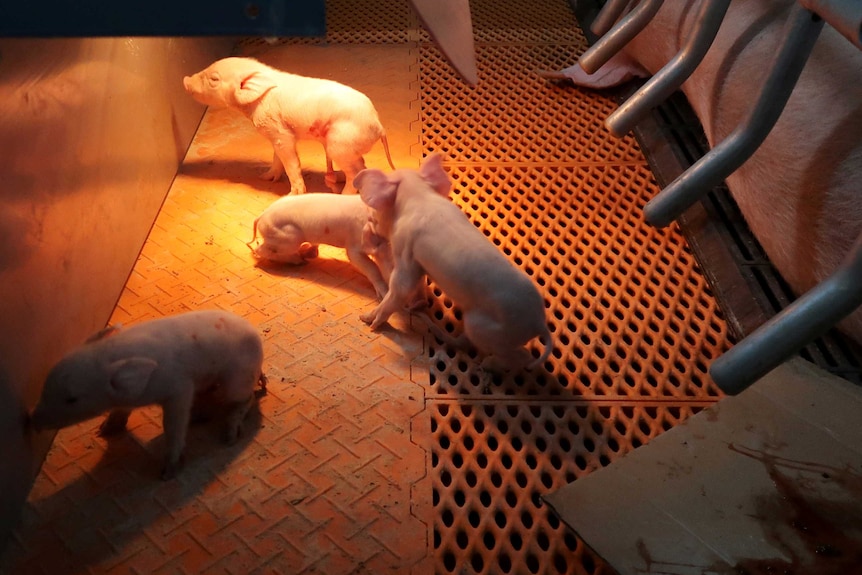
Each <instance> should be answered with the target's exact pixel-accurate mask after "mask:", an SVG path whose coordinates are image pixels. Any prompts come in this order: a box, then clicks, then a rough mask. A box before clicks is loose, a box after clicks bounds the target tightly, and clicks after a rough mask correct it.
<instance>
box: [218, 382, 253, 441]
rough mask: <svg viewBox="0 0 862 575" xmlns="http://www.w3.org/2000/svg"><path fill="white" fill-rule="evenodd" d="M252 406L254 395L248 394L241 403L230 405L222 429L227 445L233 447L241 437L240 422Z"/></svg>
mask: <svg viewBox="0 0 862 575" xmlns="http://www.w3.org/2000/svg"><path fill="white" fill-rule="evenodd" d="M252 404H254V394H249V396H248V398H247V399H245V400H243V401H236V402H232V403H231V405H230V408H229V410H228V413H227V422H226V424H225V428H224V442H225V443H227V444H228V445H234V444H235V443H236V442H237V441H238V440H239V438H240V436H241V435H242V422H243V420H245V416H246V415H247V414H248V410H249V409H250V408H251V406H252Z"/></svg>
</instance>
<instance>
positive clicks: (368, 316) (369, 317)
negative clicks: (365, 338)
mask: <svg viewBox="0 0 862 575" xmlns="http://www.w3.org/2000/svg"><path fill="white" fill-rule="evenodd" d="M359 319H361V320H362V322H363V323H366V324H368V325H371V324H372V323H374V312H369V313H364V314H362V315H360V316H359ZM372 327H373V326H372Z"/></svg>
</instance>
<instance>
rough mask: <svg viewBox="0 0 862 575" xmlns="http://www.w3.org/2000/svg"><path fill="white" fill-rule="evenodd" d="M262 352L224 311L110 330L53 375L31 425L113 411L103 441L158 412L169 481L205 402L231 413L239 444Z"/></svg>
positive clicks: (249, 331) (248, 330)
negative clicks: (143, 411) (196, 406)
mask: <svg viewBox="0 0 862 575" xmlns="http://www.w3.org/2000/svg"><path fill="white" fill-rule="evenodd" d="M262 362H263V345H262V342H261V338H260V336H259V335H258V333H257V330H256V329H255V327H254V326H253V325H251V324H250V323H249V322H247V321H246V320H244V319H243V318H241V317H239V316H237V315H234V314H232V313H229V312H225V311H217V310H212V311H194V312H188V313H184V314H180V315H175V316H171V317H166V318H161V319H156V320H152V321H148V322H143V323H140V324H137V325H134V326H131V327H121V328H116V327H111V328H107V329H105V330H102V331H101V332H99V333H97V334H95V335H94V336H93V337H91V338H90V339H89V340H87V342H86V343H84V345H82V346H81V347H79V348H77V349H75V350H73V351H71V352H70V353H69V354H67V355H66V356H65V357H63V358H62V359H61V360H60V361H59V362H58V363H57V364H56V365H55V366H54V367H53V368H52V369H51V372H50V373H49V374H48V379H47V381H46V382H45V387H44V388H43V390H42V396H41V398H40V400H39V404H38V405H37V406H36V409H35V411H34V412H33V415H32V418H31V421H32V424H33V426H34V427H35V428H36V429H43V428H49V429H59V428H61V427H65V426H68V425H72V424H74V423H78V422H80V421H84V420H85V419H89V418H91V417H95V416H97V415H100V414H102V413H104V412H106V411H110V415H109V416H108V417H107V418H106V419H105V421H104V422H103V423H102V426H101V428H100V435H108V434H110V433H116V432H119V431H122V430H123V429H125V427H126V421H127V419H128V417H129V413H130V411H131V409H132V408H135V407H142V406H145V405H152V404H159V405H161V407H162V411H163V425H164V432H165V440H166V444H167V454H166V456H165V465H164V468H163V472H162V478H163V479H169V478H171V477H173V476H174V475H175V474H176V472H177V471H178V470H179V468H180V465H181V461H182V452H183V448H184V446H185V438H186V431H187V428H188V425H189V419H190V415H191V408H192V404H193V403H194V401H195V397H196V396H199V395H201V394H206V395H207V396H208V397H212V398H215V399H216V400H218V401H219V402H220V403H224V404H225V405H227V406H228V407H229V410H228V414H227V422H226V429H225V438H226V440H227V441H228V442H229V443H233V442H235V441H236V440H237V439H238V438H239V436H240V432H241V426H242V421H243V419H244V418H245V416H246V414H247V413H248V410H249V408H250V407H251V405H252V404H253V402H254V391H255V387H256V385H257V383H258V382H260V383H261V384H262V385H263V384H264V383H265V378H264V376H263V374H262V372H261V365H262Z"/></svg>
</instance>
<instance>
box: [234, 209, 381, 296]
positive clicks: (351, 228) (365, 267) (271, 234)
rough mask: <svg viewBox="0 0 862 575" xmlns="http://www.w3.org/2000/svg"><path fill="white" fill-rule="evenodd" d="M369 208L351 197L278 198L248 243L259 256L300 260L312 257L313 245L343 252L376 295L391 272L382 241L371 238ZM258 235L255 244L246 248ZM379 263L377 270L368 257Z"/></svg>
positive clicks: (257, 223)
mask: <svg viewBox="0 0 862 575" xmlns="http://www.w3.org/2000/svg"><path fill="white" fill-rule="evenodd" d="M370 214H371V209H370V208H369V207H368V206H366V205H365V204H364V203H362V200H361V199H360V197H359V196H357V195H352V196H342V195H338V194H303V195H301V196H284V197H282V198H279V199H278V200H276V201H275V202H273V203H272V205H270V206H269V207H268V208H267V209H266V210H265V211H264V212H263V213H262V214H261V215H260V217H259V218H257V219H256V220H255V221H254V237H252V240H251V242H249V244H248V246H249V247H251V248H252V252H253V253H254V255H255V257H257V258H259V259H262V260H269V261H275V262H283V263H288V264H301V263H304V262H305V261H307V260H309V259H311V258H314V257H316V256H317V246H318V244H326V245H329V246H335V247H339V248H344V249H345V250H347V258H348V259H349V260H350V263H352V264H353V265H354V266H355V267H356V269H358V270H359V271H360V272H362V273H363V274H365V277H367V278H368V280H369V281H370V282H371V284H372V285H373V286H374V291H376V292H377V297H378V299H379V298H382V297H383V296H384V295H385V294H386V292H387V290H388V288H387V285H386V279H388V277H389V273H390V272H391V264H388V265H387V264H386V262H388V261H391V257H390V256H388V254H387V252H388V251H389V250H388V243H386V242H385V241H382V238H380V237H377V236H374V234H373V233H372V231H371V227H370V225H368V218H369V216H370ZM258 233H260V237H261V243H260V244H259V245H257V247H252V245H253V244H254V242H255V240H256V239H257V235H258ZM369 254H375V255H376V256H377V261H378V262H381V263H383V266H382V267H383V272H384V273H383V274H381V270H380V269H379V268H378V266H377V264H375V262H374V261H372V259H371V258H370V257H369Z"/></svg>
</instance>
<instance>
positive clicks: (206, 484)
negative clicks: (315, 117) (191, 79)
mask: <svg viewBox="0 0 862 575" xmlns="http://www.w3.org/2000/svg"><path fill="white" fill-rule="evenodd" d="M376 6H377V8H375V10H366V9H365V8H364V7H361V6H357V5H355V4H354V3H350V2H347V1H346V0H344V1H341V2H333V3H331V5H330V6H329V8H328V10H329V20H330V22H329V28H330V32H329V38H328V43H327V44H326V45H317V44H314V43H309V42H296V43H289V44H282V45H277V46H270V45H267V44H266V43H263V42H261V43H255V42H247V43H244V44H242V45H241V49H242V50H243V51H244V52H245V53H250V54H254V55H256V56H258V57H259V58H261V59H262V60H264V61H266V62H268V63H272V64H276V65H281V66H283V67H285V68H290V69H292V70H293V71H296V72H299V73H303V74H307V75H318V76H325V77H331V78H334V79H337V80H340V81H343V82H346V83H349V84H352V85H354V86H355V87H357V88H359V89H361V90H362V91H364V92H366V93H367V94H368V95H369V96H370V97H371V99H372V100H373V101H374V102H375V104H376V106H377V108H378V110H380V113H381V118H382V120H383V123H384V125H385V126H386V128H387V132H388V138H389V142H390V145H391V146H392V151H393V157H394V161H395V163H396V165H397V166H399V167H410V166H413V167H415V166H416V165H418V160H419V159H420V158H421V157H422V155H423V154H427V153H431V152H438V153H441V154H443V155H444V156H445V158H446V160H447V168H448V170H449V172H450V174H451V175H452V177H453V179H454V181H455V190H454V192H453V198H454V200H455V201H456V202H457V203H458V204H459V205H461V206H462V207H463V208H464V210H465V211H466V212H467V213H468V214H469V215H470V217H471V219H472V220H473V221H474V223H476V225H477V226H478V227H479V228H480V229H482V230H483V232H485V233H486V235H487V236H488V237H489V240H491V241H493V242H494V243H496V244H497V245H498V246H499V247H500V249H501V250H503V251H504V252H505V253H506V254H507V255H508V256H509V257H510V258H511V259H512V261H514V262H515V263H516V265H518V266H520V267H522V268H523V269H525V270H526V271H527V272H528V273H530V274H531V275H532V277H533V278H534V279H535V280H536V282H537V284H538V285H539V287H540V289H541V290H542V292H543V294H544V295H545V299H546V302H547V308H548V320H549V322H550V323H551V325H552V328H553V333H554V337H555V340H556V341H555V350H554V353H553V355H552V356H551V358H550V359H549V361H548V362H547V365H546V366H545V369H543V370H539V373H538V374H535V375H529V376H528V375H525V374H515V375H512V376H508V377H506V378H504V379H498V380H490V381H489V380H488V379H487V378H484V377H482V376H481V375H480V374H478V372H477V370H476V367H477V365H476V364H477V362H476V361H475V358H474V357H471V356H468V355H466V354H462V353H460V352H455V351H453V350H448V349H446V348H445V347H444V346H442V345H440V344H439V343H438V342H435V341H434V340H433V339H432V338H429V337H428V336H427V335H425V330H424V328H418V327H415V325H422V324H421V323H420V322H418V321H415V320H414V321H413V324H414V326H413V327H411V320H410V318H408V317H406V316H400V317H396V318H394V319H393V320H392V322H391V323H392V326H391V327H387V328H385V329H383V330H382V331H381V332H379V333H372V332H371V331H370V330H369V329H368V328H367V326H365V325H364V324H363V323H362V322H361V321H360V320H359V317H358V316H359V314H360V313H361V312H362V311H364V310H367V309H370V308H371V307H372V306H373V305H374V303H375V300H374V291H373V289H372V288H371V286H370V284H369V283H368V282H367V281H366V279H365V278H364V277H363V276H362V275H361V274H360V273H359V272H357V271H356V270H354V269H353V268H352V267H351V265H350V264H349V263H348V262H347V260H346V257H345V256H344V253H343V251H342V250H338V249H335V248H328V247H322V248H321V250H320V257H319V259H318V260H316V261H314V262H311V263H309V264H308V265H305V266H302V267H279V266H267V267H257V266H255V265H254V261H253V259H252V258H251V255H250V253H249V249H248V248H247V247H246V245H245V242H247V241H249V240H250V239H251V224H252V222H253V220H254V218H255V217H257V215H259V213H260V212H261V211H262V210H263V209H264V208H265V207H266V206H267V205H269V203H270V202H272V201H273V200H275V199H276V198H277V197H279V195H280V194H283V193H285V192H286V191H287V183H286V182H280V183H268V182H264V181H262V180H259V179H258V178H257V174H259V173H261V172H263V171H264V170H265V168H266V166H267V163H268V161H269V159H270V157H271V151H270V148H269V144H268V143H267V142H266V141H265V140H263V139H262V138H261V137H260V136H258V135H257V134H256V133H255V132H254V129H253V128H252V126H251V125H250V124H249V123H248V122H247V121H246V120H245V119H244V118H242V117H241V116H239V115H238V114H235V113H233V112H229V111H212V110H211V111H209V112H208V113H207V115H206V117H205V118H204V121H203V123H202V125H201V128H200V130H199V131H198V134H197V136H196V138H195V141H194V143H193V144H192V147H191V149H190V151H189V153H188V156H187V158H186V160H185V162H184V164H183V167H182V168H181V170H180V173H179V174H178V176H177V178H176V180H175V182H174V185H173V186H172V188H171V190H170V192H169V194H168V197H167V199H166V201H165V204H164V206H163V208H162V210H161V212H160V214H159V216H158V219H157V221H156V223H155V226H154V228H153V230H152V233H151V234H150V237H149V239H148V241H147V243H146V245H145V246H144V249H143V251H142V253H141V256H140V258H139V260H138V263H137V265H136V267H135V269H134V271H133V273H132V275H131V277H130V279H129V282H128V285H127V287H126V290H125V292H124V293H123V295H122V297H121V299H120V301H119V304H118V306H117V309H116V311H115V313H114V317H113V321H115V322H122V323H128V324H131V323H134V322H137V321H142V320H145V319H149V318H155V317H160V316H163V315H166V314H172V313H178V312H182V311H186V310H190V309H198V308H223V309H229V310H232V311H234V312H236V313H239V314H241V315H243V316H245V317H246V318H248V319H249V320H251V321H252V322H253V323H255V324H256V325H257V326H258V327H259V329H260V332H261V335H262V336H263V338H264V344H265V349H266V358H265V364H264V368H265V371H266V373H267V376H268V378H269V387H268V390H269V391H268V393H267V395H266V396H264V397H263V398H262V399H261V401H260V405H259V409H258V410H257V411H255V412H254V413H253V414H252V416H251V417H250V418H249V420H247V421H246V426H245V429H246V434H245V435H244V437H243V439H242V441H241V442H240V444H239V445H237V446H234V447H230V448H228V447H224V446H222V445H221V444H220V443H219V441H218V436H217V433H216V431H215V429H213V428H212V427H211V426H207V425H205V424H202V425H198V426H195V427H193V429H192V432H191V433H190V437H189V441H188V447H187V454H186V467H185V469H184V470H183V472H182V473H181V475H180V476H179V477H178V478H177V479H176V480H173V481H169V482H162V481H160V480H159V479H158V470H159V464H160V457H161V453H162V449H163V443H162V440H161V425H160V419H161V418H160V415H159V412H158V410H157V409H155V408H153V409H145V410H140V411H138V412H136V413H135V414H134V415H133V416H132V419H131V421H130V426H129V427H130V433H129V434H128V435H126V436H124V437H119V438H116V439H112V440H111V441H105V440H104V439H101V438H98V437H96V435H95V429H96V428H97V426H98V421H97V420H93V421H89V422H86V423H83V424H80V425H77V426H75V427H72V428H68V429H65V430H62V431H61V432H60V433H59V434H58V435H57V439H56V440H55V443H54V446H53V448H52V450H51V452H50V453H49V455H48V457H47V460H46V462H45V464H44V466H43V469H42V472H41V473H40V475H39V477H38V478H37V480H36V483H35V486H34V488H33V491H32V493H31V496H30V499H29V501H28V504H27V506H26V508H25V509H24V512H23V515H24V518H23V522H22V525H21V527H20V528H19V530H18V531H17V533H16V535H15V538H14V540H13V542H12V544H11V547H10V550H9V552H8V553H7V554H6V557H5V559H4V564H3V565H0V570H3V571H4V572H6V571H8V572H9V573H16V574H17V573H28V574H29V573H51V574H55V573H87V572H92V573H258V572H261V573H263V572H277V573H325V574H327V575H335V574H340V573H345V574H346V573H375V574H379V573H411V572H413V573H432V572H436V573H473V572H477V573H500V572H506V573H508V572H512V573H547V572H561V573H608V572H609V569H608V568H607V566H605V565H604V563H603V562H602V560H601V559H600V558H598V557H596V556H595V555H594V554H592V552H591V551H590V550H589V549H587V548H586V546H585V545H584V544H583V542H582V541H580V540H578V539H577V538H576V537H575V536H573V535H571V534H569V533H567V532H566V530H565V527H564V526H562V525H561V524H560V523H559V521H558V520H556V518H555V517H553V516H552V515H550V514H549V513H548V510H547V508H546V507H545V506H543V505H542V503H541V501H540V500H539V497H540V496H541V495H542V494H544V493H547V492H549V491H553V490H555V489H558V488H560V487H562V486H563V485H565V484H566V483H567V482H570V481H573V480H575V479H576V478H577V477H580V476H583V475H584V474H587V473H589V472H590V471H592V470H594V469H597V468H599V467H601V466H604V465H607V464H608V463H609V462H611V461H613V460H615V459H617V458H619V457H621V456H622V455H624V454H625V453H627V452H629V451H631V450H632V449H633V448H636V447H638V446H639V445H641V444H643V443H646V442H647V441H649V439H650V438H652V437H655V436H656V435H658V434H659V433H661V432H662V431H665V430H667V429H669V428H670V427H672V426H673V425H675V424H676V423H678V422H680V421H682V420H684V419H685V418H686V417H688V416H689V415H691V414H692V413H694V412H696V411H698V410H699V409H701V408H703V407H704V406H707V405H710V404H711V403H713V402H714V401H715V400H716V399H717V398H718V396H719V393H718V391H717V390H716V389H715V388H714V387H713V386H712V384H711V383H710V382H709V381H708V377H707V376H706V369H707V366H708V364H709V362H710V361H711V359H712V358H714V357H716V356H717V355H718V354H719V353H720V351H721V350H722V349H723V348H724V346H725V345H726V342H725V339H726V332H725V327H724V324H723V322H722V321H721V319H719V318H718V317H717V308H716V304H715V302H714V301H713V300H712V298H711V296H710V295H709V293H708V291H707V288H706V284H705V281H704V279H703V277H702V276H701V275H700V273H699V271H698V270H697V269H696V265H695V263H694V259H693V257H692V255H691V253H690V252H689V251H688V249H687V247H685V243H684V240H683V239H682V237H681V236H680V235H679V233H678V232H677V231H676V230H675V229H674V228H670V229H667V230H655V229H652V228H650V227H648V226H646V225H645V224H644V223H643V222H642V217H641V211H640V210H641V207H642V206H643V204H644V203H645V202H646V201H647V200H648V199H649V198H650V197H651V196H652V195H653V194H654V193H655V192H656V191H657V190H656V185H655V183H654V181H653V179H652V176H651V174H650V172H649V168H648V166H647V164H646V161H645V160H644V158H643V156H642V154H641V153H640V151H639V149H638V148H637V145H636V143H635V141H634V140H633V139H632V138H631V137H627V138H624V139H622V140H615V139H613V138H611V137H610V136H609V135H607V133H606V132H605V130H604V128H603V127H602V121H603V120H604V118H605V117H606V116H607V114H608V113H610V112H611V111H612V110H613V109H614V104H613V101H612V99H610V98H609V97H606V96H603V95H597V94H590V93H587V92H584V91H581V90H577V89H574V88H565V87H560V86H554V85H550V84H547V83H545V82H544V81H543V80H541V79H539V78H538V77H537V76H536V75H535V73H534V72H535V70H537V69H541V68H544V69H557V68H562V67H565V66H567V65H569V64H571V63H572V62H574V61H575V59H576V56H577V54H579V53H580V52H582V51H583V50H584V48H585V43H584V41H583V37H582V35H581V33H580V31H579V30H578V28H577V25H576V24H575V21H574V17H573V16H572V14H571V12H570V9H569V8H568V5H567V4H566V3H565V2H564V1H563V0H557V1H555V2H551V3H549V5H548V6H547V7H546V8H545V9H544V10H542V11H537V10H536V9H535V8H534V7H533V5H532V4H531V3H530V2H527V1H526V0H523V1H522V2H520V3H519V2H505V3H499V2H494V1H492V0H483V1H477V2H471V8H472V10H473V15H474V26H475V29H476V30H475V33H476V39H477V54H478V59H479V69H480V77H481V83H480V85H479V86H478V87H477V88H470V87H468V86H466V85H464V84H462V83H461V82H460V81H459V80H458V79H457V78H456V77H455V75H454V73H453V72H452V71H451V70H450V69H449V68H448V66H447V65H446V63H445V61H444V59H443V58H442V57H441V56H440V54H439V52H437V50H436V48H434V47H433V46H432V45H431V44H430V43H429V42H428V38H427V35H426V34H425V33H424V32H422V31H421V30H420V28H419V27H418V25H417V23H416V22H415V20H414V18H413V17H412V16H411V14H410V12H409V9H408V7H407V5H406V3H401V2H397V1H392V2H387V3H379V4H376ZM300 157H301V158H302V160H303V164H304V168H305V171H306V173H305V177H306V181H307V183H308V186H309V190H310V191H325V190H324V188H323V178H322V171H323V165H324V162H323V157H322V151H321V150H320V148H319V146H318V145H316V144H313V143H312V144H308V145H303V146H302V147H301V148H300ZM367 163H368V164H369V166H372V167H379V168H383V167H385V160H384V157H383V154H382V149H381V148H380V146H379V145H378V146H376V147H375V148H374V150H373V151H372V153H371V154H370V155H369V156H368V157H367ZM441 241H445V238H441ZM431 303H432V312H433V313H435V314H436V315H437V316H438V317H439V318H445V320H446V321H448V322H449V323H451V324H452V325H453V326H456V325H457V319H454V320H453V318H456V317H457V312H456V310H454V308H453V306H452V303H451V302H450V301H448V300H447V299H446V298H445V297H442V296H440V294H439V293H438V294H437V295H435V296H433V297H432V302H431ZM450 327H451V326H450ZM456 329H457V328H456Z"/></svg>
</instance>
